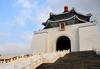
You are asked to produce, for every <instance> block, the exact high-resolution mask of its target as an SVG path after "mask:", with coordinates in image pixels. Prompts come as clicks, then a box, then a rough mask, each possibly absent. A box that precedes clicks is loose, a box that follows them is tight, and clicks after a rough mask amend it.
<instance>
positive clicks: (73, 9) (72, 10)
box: [50, 7, 92, 16]
mask: <svg viewBox="0 0 100 69" xmlns="http://www.w3.org/2000/svg"><path fill="white" fill-rule="evenodd" d="M70 12H76V13H77V14H79V15H83V16H92V14H91V13H90V14H82V13H79V12H77V11H76V10H75V8H74V7H73V8H72V9H71V10H70V11H68V12H64V13H59V14H55V13H52V12H50V16H53V15H54V16H58V15H62V14H68V13H70Z"/></svg>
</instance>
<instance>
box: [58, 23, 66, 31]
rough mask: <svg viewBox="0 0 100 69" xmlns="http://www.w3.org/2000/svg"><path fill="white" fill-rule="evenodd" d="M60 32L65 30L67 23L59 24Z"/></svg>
mask: <svg viewBox="0 0 100 69" xmlns="http://www.w3.org/2000/svg"><path fill="white" fill-rule="evenodd" d="M59 28H60V30H65V22H61V23H59Z"/></svg>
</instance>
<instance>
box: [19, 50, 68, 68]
mask: <svg viewBox="0 0 100 69" xmlns="http://www.w3.org/2000/svg"><path fill="white" fill-rule="evenodd" d="M66 53H69V50H67V51H66V50H64V51H58V52H53V53H47V56H44V55H46V54H41V58H40V59H38V60H36V61H34V62H33V61H32V59H31V62H30V64H28V65H26V66H24V67H22V68H20V69H27V67H29V68H28V69H35V68H36V67H38V66H39V65H40V64H42V63H53V62H55V61H56V60H57V59H58V58H59V57H63V56H64V55H65V54H66ZM48 55H49V56H48ZM50 55H52V58H50Z"/></svg>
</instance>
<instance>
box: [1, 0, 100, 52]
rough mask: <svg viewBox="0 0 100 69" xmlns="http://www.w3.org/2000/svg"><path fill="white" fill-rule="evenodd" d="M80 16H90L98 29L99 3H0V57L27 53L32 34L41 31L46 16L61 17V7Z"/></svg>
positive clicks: (33, 0)
mask: <svg viewBox="0 0 100 69" xmlns="http://www.w3.org/2000/svg"><path fill="white" fill-rule="evenodd" d="M66 5H67V6H69V10H70V9H71V8H73V7H74V8H75V9H76V10H77V11H78V12H80V13H83V14H88V13H92V14H93V16H92V17H91V21H92V20H96V21H97V22H98V23H97V27H98V29H100V28H99V26H100V20H99V18H100V12H99V11H100V8H99V7H100V0H0V53H1V54H13V53H25V52H28V51H29V48H30V45H31V42H32V38H33V35H34V34H33V31H38V30H39V29H42V28H43V26H42V25H41V24H42V22H45V21H46V20H47V19H48V18H49V13H50V12H53V13H62V12H63V7H64V6H66Z"/></svg>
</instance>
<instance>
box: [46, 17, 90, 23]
mask: <svg viewBox="0 0 100 69" xmlns="http://www.w3.org/2000/svg"><path fill="white" fill-rule="evenodd" d="M73 18H76V19H78V20H80V21H83V22H88V21H85V20H82V19H80V18H79V17H78V16H77V15H74V16H72V17H70V18H67V19H62V20H56V21H52V20H48V23H49V22H61V21H67V20H70V19H73Z"/></svg>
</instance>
